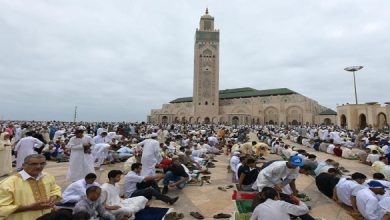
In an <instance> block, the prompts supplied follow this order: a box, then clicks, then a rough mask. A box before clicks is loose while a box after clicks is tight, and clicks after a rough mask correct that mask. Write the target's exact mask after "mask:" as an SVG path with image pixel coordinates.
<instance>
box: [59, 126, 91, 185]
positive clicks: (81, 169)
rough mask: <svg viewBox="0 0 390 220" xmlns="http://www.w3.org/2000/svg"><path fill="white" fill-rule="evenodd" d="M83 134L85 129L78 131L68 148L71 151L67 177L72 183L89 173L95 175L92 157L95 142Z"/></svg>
mask: <svg viewBox="0 0 390 220" xmlns="http://www.w3.org/2000/svg"><path fill="white" fill-rule="evenodd" d="M83 133H84V130H83V129H80V128H79V129H77V130H76V131H75V136H74V137H72V138H71V139H70V140H69V143H68V145H67V146H66V148H69V149H70V150H71V152H70V159H69V171H68V176H67V178H68V180H69V181H71V182H74V181H77V180H79V179H82V178H84V177H85V175H87V174H88V173H95V169H94V166H93V165H94V163H93V162H94V161H93V158H92V155H91V147H92V145H93V141H92V138H91V137H89V136H86V135H84V134H83Z"/></svg>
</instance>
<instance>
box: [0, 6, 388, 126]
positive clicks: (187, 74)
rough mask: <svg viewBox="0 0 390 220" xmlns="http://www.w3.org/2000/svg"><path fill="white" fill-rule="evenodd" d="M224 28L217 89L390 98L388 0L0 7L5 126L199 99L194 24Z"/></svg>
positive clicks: (142, 114)
mask: <svg viewBox="0 0 390 220" xmlns="http://www.w3.org/2000/svg"><path fill="white" fill-rule="evenodd" d="M206 7H209V12H210V14H211V15H212V16H214V17H215V27H216V28H218V29H220V32H221V33H220V39H221V41H220V89H228V88H238V87H253V88H256V89H271V88H282V87H286V88H289V89H291V90H294V91H296V92H299V93H301V94H303V95H305V96H307V97H310V98H312V99H314V100H317V101H318V102H319V103H320V104H322V105H324V106H327V107H329V108H332V109H336V105H337V104H342V103H347V102H349V103H353V102H354V93H353V83H352V82H353V78H352V74H351V73H348V72H346V71H344V70H343V69H344V68H345V67H346V66H350V65H363V66H364V69H362V70H361V71H359V72H357V73H356V76H357V90H358V98H359V102H361V103H362V102H369V101H378V102H380V103H382V104H383V102H385V101H390V98H389V95H388V94H389V91H390V85H389V84H390V76H389V70H390V67H389V65H390V26H389V25H390V13H389V9H390V1H388V0H375V1H374V0H366V1H359V0H343V1H340V0H322V1H313V0H300V1H297V0H295V1H286V0H280V1H259V0H253V1H248V0H245V1H244V0H240V1H228V0H220V1H216V0H214V1H211V0H210V1H202V0H196V1H195V0H194V1H189V0H181V1H179V0H177V1H168V0H153V1H152V0H137V1H134V0H123V1H120V0H116V1H96V0H94V1H86V0H83V1H80V0H55V1H49V0H34V1H27V0H25V1H19V0H0V93H1V104H0V119H18V120H64V121H72V120H73V112H74V106H75V105H77V106H78V120H82V121H143V120H146V116H147V115H148V114H149V113H150V109H153V108H160V107H161V106H162V104H164V103H168V102H169V101H171V100H173V99H175V98H178V97H183V96H192V80H193V59H194V58H193V53H194V51H193V50H194V35H195V29H196V28H197V27H198V25H199V19H200V16H201V15H202V14H204V11H205V8H206Z"/></svg>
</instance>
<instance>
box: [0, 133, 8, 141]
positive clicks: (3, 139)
mask: <svg viewBox="0 0 390 220" xmlns="http://www.w3.org/2000/svg"><path fill="white" fill-rule="evenodd" d="M6 135H8V136H9V133H8V132H3V133H1V134H0V141H5V136H6Z"/></svg>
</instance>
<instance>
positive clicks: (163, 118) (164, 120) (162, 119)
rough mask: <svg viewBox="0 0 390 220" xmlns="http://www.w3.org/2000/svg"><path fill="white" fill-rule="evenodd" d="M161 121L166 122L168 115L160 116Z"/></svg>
mask: <svg viewBox="0 0 390 220" xmlns="http://www.w3.org/2000/svg"><path fill="white" fill-rule="evenodd" d="M161 123H163V124H166V123H168V117H167V116H162V118H161Z"/></svg>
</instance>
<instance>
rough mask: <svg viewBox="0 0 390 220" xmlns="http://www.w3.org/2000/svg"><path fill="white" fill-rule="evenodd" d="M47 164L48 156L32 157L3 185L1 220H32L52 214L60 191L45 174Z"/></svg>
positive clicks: (26, 158)
mask: <svg viewBox="0 0 390 220" xmlns="http://www.w3.org/2000/svg"><path fill="white" fill-rule="evenodd" d="M45 165H46V159H45V156H43V155H40V154H32V155H29V156H27V157H25V159H24V163H23V170H22V171H20V172H19V173H17V174H15V175H13V176H11V177H9V178H7V179H5V180H4V181H2V182H1V183H0V218H6V219H7V220H30V219H36V218H38V217H40V216H42V215H44V214H46V213H49V212H50V211H51V209H52V208H53V206H54V204H55V203H56V202H57V201H59V200H60V196H61V188H60V187H59V186H58V185H57V184H56V183H55V179H54V177H53V176H51V175H49V174H47V173H44V172H42V171H43V168H44V167H45Z"/></svg>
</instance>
